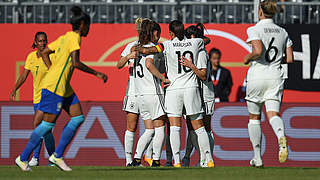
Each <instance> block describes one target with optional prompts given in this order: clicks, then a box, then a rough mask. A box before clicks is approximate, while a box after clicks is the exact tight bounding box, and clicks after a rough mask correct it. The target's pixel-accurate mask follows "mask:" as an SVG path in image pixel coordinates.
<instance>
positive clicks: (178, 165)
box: [173, 163, 181, 168]
mask: <svg viewBox="0 0 320 180" xmlns="http://www.w3.org/2000/svg"><path fill="white" fill-rule="evenodd" d="M173 167H175V168H181V163H178V164H174V165H173Z"/></svg>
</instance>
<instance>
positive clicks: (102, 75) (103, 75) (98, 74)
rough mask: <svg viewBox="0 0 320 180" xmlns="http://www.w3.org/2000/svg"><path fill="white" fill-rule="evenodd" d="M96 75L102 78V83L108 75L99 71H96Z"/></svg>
mask: <svg viewBox="0 0 320 180" xmlns="http://www.w3.org/2000/svg"><path fill="white" fill-rule="evenodd" d="M97 77H98V78H100V79H102V80H103V82H104V83H106V82H107V80H108V76H107V75H106V74H103V73H101V72H98V73H97Z"/></svg>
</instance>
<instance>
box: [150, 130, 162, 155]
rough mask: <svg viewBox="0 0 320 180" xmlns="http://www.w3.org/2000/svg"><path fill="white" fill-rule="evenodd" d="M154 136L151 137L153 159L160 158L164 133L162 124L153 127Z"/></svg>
mask: <svg viewBox="0 0 320 180" xmlns="http://www.w3.org/2000/svg"><path fill="white" fill-rule="evenodd" d="M154 131H155V133H154V137H153V157H152V159H153V160H160V156H161V151H162V146H163V142H164V134H165V129H164V126H161V127H158V128H155V129H154Z"/></svg>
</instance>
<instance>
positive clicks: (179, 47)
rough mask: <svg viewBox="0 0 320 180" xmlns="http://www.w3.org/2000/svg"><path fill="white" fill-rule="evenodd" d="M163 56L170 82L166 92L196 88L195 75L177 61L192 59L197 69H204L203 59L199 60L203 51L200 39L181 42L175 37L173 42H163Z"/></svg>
mask: <svg viewBox="0 0 320 180" xmlns="http://www.w3.org/2000/svg"><path fill="white" fill-rule="evenodd" d="M163 48H164V50H163V54H164V56H165V59H166V69H167V70H166V71H167V76H168V79H169V80H170V81H171V84H170V86H168V88H167V90H168V91H169V90H173V89H184V88H190V87H198V80H197V76H196V74H195V73H194V72H193V71H192V70H191V69H190V68H188V67H185V66H183V65H181V64H180V62H179V59H180V57H182V56H185V57H187V58H190V57H191V58H192V59H193V64H194V65H195V66H196V67H197V68H200V69H201V68H206V67H207V62H206V61H204V59H205V58H201V56H203V53H200V52H201V51H204V50H205V49H204V43H203V40H202V39H200V38H193V39H187V38H184V39H183V40H182V41H179V39H178V38H177V37H176V38H174V39H173V40H168V41H165V42H163Z"/></svg>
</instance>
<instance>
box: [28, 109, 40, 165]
mask: <svg viewBox="0 0 320 180" xmlns="http://www.w3.org/2000/svg"><path fill="white" fill-rule="evenodd" d="M38 109H39V103H38V104H34V116H33V128H36V127H37V126H38V125H39V124H40V123H41V121H42V120H43V112H42V111H38ZM42 140H43V138H41V141H40V143H39V144H38V146H37V147H36V148H35V149H34V150H33V157H32V158H31V160H30V161H29V166H31V167H32V166H39V155H40V151H41V148H42Z"/></svg>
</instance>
